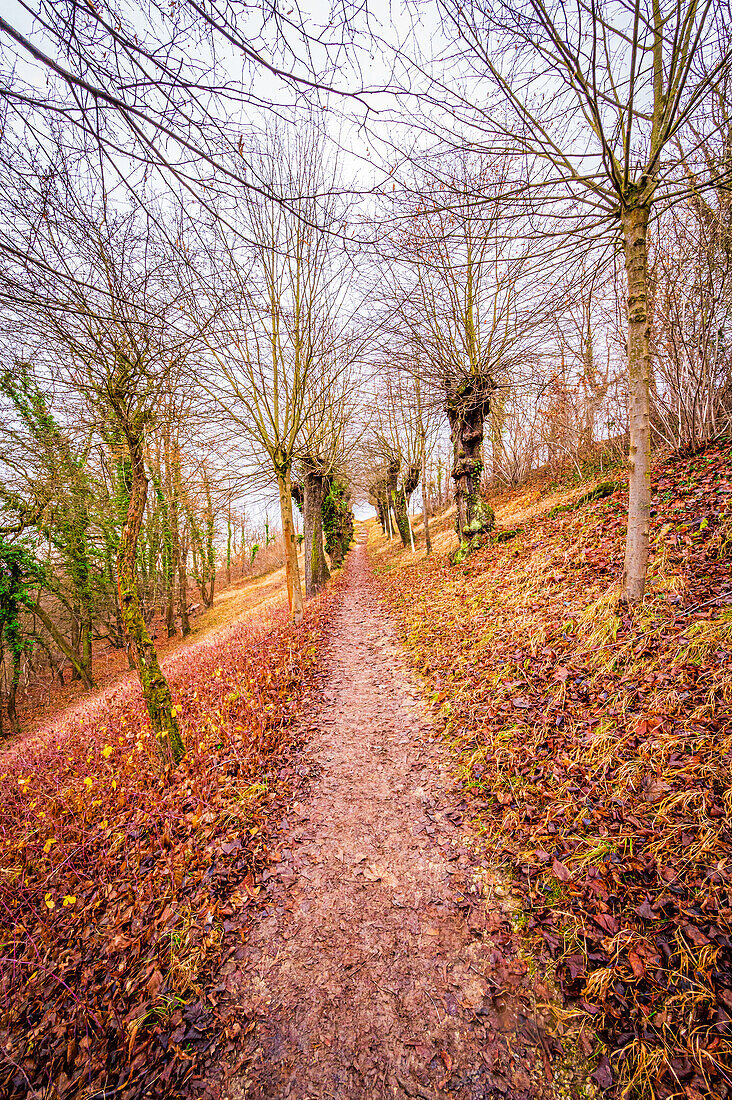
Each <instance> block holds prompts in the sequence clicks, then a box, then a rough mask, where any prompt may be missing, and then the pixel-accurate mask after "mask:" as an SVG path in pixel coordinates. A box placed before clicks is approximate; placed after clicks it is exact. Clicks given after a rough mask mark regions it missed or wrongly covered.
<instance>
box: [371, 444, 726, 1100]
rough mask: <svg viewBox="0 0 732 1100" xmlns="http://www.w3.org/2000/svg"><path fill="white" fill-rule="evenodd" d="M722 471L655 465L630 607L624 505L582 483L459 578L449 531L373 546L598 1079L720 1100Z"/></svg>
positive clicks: (523, 914)
mask: <svg viewBox="0 0 732 1100" xmlns="http://www.w3.org/2000/svg"><path fill="white" fill-rule="evenodd" d="M730 457H731V455H730V446H729V442H726V443H724V444H722V445H719V446H715V447H712V448H709V449H708V450H707V451H706V452H705V453H703V454H700V455H697V456H695V457H692V458H682V457H675V458H669V459H666V460H664V461H663V462H661V463H660V464H659V465H658V468H657V469H656V472H655V475H654V515H653V533H652V538H653V555H652V561H651V567H650V574H649V590H648V595H647V597H646V599H645V601H644V602H643V604H642V606H641V607H639V608H638V609H636V610H634V611H632V612H630V611H627V610H623V609H619V607H618V598H617V597H618V592H619V587H618V581H619V578H620V575H621V573H622V547H623V535H624V521H625V497H624V491H622V490H621V491H619V492H616V493H615V494H613V495H611V496H609V497H607V498H606V499H603V500H598V501H594V502H593V503H591V504H588V505H585V506H582V507H579V508H577V509H576V510H572V508H571V505H572V502H573V501H576V500H577V499H578V498H580V497H581V495H582V494H583V493H584V492H586V491H587V490H588V489H590V488H592V485H593V484H594V483H595V482H593V481H590V482H588V483H585V484H582V485H579V484H578V485H575V486H564V487H556V486H554V487H551V486H545V487H544V488H543V489H542V488H540V487H536V486H534V487H532V488H531V489H526V490H522V491H518V492H514V493H512V494H508V495H506V496H504V497H503V498H500V499H497V500H495V501H493V502H492V503H493V504H494V507H495V509H496V516H497V523H498V526H499V527H503V528H516V527H517V526H520V527H521V528H522V529H521V532H520V533H519V534H518V535H517V537H516V538H514V539H512V540H510V541H508V542H505V543H502V544H495V543H488V544H487V545H486V546H485V547H484V548H483V549H481V550H480V551H478V552H477V553H476V554H475V555H474V556H472V557H471V558H469V559H468V560H467V561H466V562H465V563H464V564H463V565H461V566H456V567H451V566H450V565H449V564H448V560H447V554H448V551H449V549H450V548H452V547H454V545H455V537H454V535H451V533H450V527H451V518H450V517H449V516H448V517H445V518H443V519H442V520H439V521H437V522H435V523H434V542H435V546H436V552H435V555H434V556H433V558H432V559H431V560H429V561H425V560H423V558H422V554H421V553H420V552H418V554H417V556H416V558H414V557H412V555H411V553H408V552H404V551H402V550H400V549H399V550H397V548H396V546H395V545H392V546H391V547H389V546H387V545H386V544H385V540H384V539H383V536H381V535H380V534H379V533H378V532H377V530H376V527H375V526H373V525H372V528H371V532H370V543H371V552H372V557H373V560H374V564H375V567H376V569H377V571H378V572H379V573H380V574H381V585H382V588H383V591H384V594H385V596H386V598H387V599H388V601H389V602H390V604H391V605H392V607H393V608H394V609H395V610H396V612H397V615H398V619H399V622H400V624H401V628H402V631H403V634H404V637H405V640H406V641H407V643H408V645H409V647H410V648H411V651H412V654H413V657H414V661H415V664H416V666H417V667H418V668H419V669H420V670H421V672H422V673H423V675H424V676H425V677H426V680H427V683H428V685H429V688H430V690H431V691H432V695H433V699H434V701H435V705H436V706H437V707H439V709H440V711H441V714H442V716H443V717H444V720H445V724H446V731H447V735H448V736H449V738H450V739H451V741H452V743H453V745H454V748H455V752H456V759H457V764H458V767H459V769H460V772H461V776H462V779H463V782H464V785H465V788H466V790H467V791H469V792H471V796H472V799H473V803H474V809H475V814H476V818H477V819H478V822H479V825H480V827H481V829H483V830H484V832H485V836H486V841H487V843H488V844H489V845H490V846H492V848H493V849H494V851H495V858H496V860H497V861H498V862H500V863H503V864H504V865H505V866H508V867H510V868H511V869H512V871H513V873H514V875H515V876H516V880H517V886H518V888H519V890H520V893H521V897H522V907H521V909H520V911H517V913H516V923H517V925H518V926H520V927H521V928H523V929H524V931H525V934H526V936H527V937H529V939H530V942H531V944H532V947H533V949H534V950H535V951H537V953H539V954H541V955H542V956H543V957H544V959H545V961H546V962H547V964H548V967H549V969H550V971H553V972H554V974H555V976H556V980H557V983H558V986H559V988H560V990H561V993H562V995H563V998H564V1001H565V1005H566V1015H565V1020H566V1019H567V1018H569V1016H570V1015H571V1014H574V1013H579V1014H581V1015H582V1016H584V1017H585V1018H591V1019H592V1021H593V1023H594V1025H595V1027H596V1028H597V1031H598V1033H599V1035H600V1036H601V1037H602V1039H603V1040H604V1042H605V1043H606V1044H607V1053H608V1055H609V1062H608V1060H607V1057H603V1059H601V1061H600V1064H599V1067H598V1071H597V1074H596V1081H597V1082H598V1083H599V1084H600V1085H601V1087H602V1088H603V1089H605V1088H609V1087H610V1084H611V1079H612V1083H613V1088H617V1089H618V1091H619V1092H620V1091H621V1090H623V1089H627V1095H629V1096H630V1095H638V1096H644V1097H652V1096H657V1097H668V1096H685V1097H688V1098H690V1100H698V1098H699V1097H703V1096H713V1097H726V1096H729V1095H732V1086H730V1082H732V1036H731V1035H730V1026H732V1025H731V1024H730V1018H729V1015H728V1013H732V975H731V974H730V969H731V965H732V950H731V949H732V909H731V902H732V890H731V886H732V848H731V847H730V839H731V834H730V829H729V814H730V810H731V809H732V787H731V783H730V780H731V778H732V722H731V721H730V718H731V717H732V715H731V705H732V578H730V555H731V554H732V467H731V465H730ZM607 476H608V475H607V473H605V474H604V475H603V477H607ZM614 476H617V477H620V478H622V474H621V473H618V471H615V472H614ZM599 480H600V478H596V479H595V481H599ZM557 505H560V506H561V505H570V509H569V510H567V511H560V512H559V514H554V515H553V516H552V515H549V513H550V511H552V510H555V509H556V506H557ZM418 529H419V528H418Z"/></svg>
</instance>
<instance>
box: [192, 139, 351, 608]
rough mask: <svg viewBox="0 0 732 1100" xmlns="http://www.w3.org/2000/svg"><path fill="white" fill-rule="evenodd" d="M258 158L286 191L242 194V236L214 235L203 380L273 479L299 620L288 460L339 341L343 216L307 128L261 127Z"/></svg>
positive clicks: (322, 402) (323, 393)
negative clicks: (285, 198)
mask: <svg viewBox="0 0 732 1100" xmlns="http://www.w3.org/2000/svg"><path fill="white" fill-rule="evenodd" d="M256 165H257V174H258V176H259V177H260V178H261V179H263V180H266V181H267V188H268V190H270V191H272V190H277V191H278V192H287V193H288V194H289V195H290V196H291V201H290V204H289V208H287V209H286V208H284V207H283V206H282V205H281V204H279V203H278V202H276V201H274V200H272V199H269V198H267V197H264V198H262V197H261V196H251V195H250V194H249V193H247V194H245V195H243V196H242V208H241V209H242V211H244V212H246V218H247V232H248V234H249V237H250V241H251V246H250V248H249V249H247V250H243V249H241V248H240V247H239V246H236V247H233V246H231V247H230V246H229V244H228V243H227V242H226V241H221V242H220V253H219V255H220V259H221V262H220V264H218V274H217V278H218V280H219V285H220V302H221V303H222V304H221V305H220V306H219V320H218V324H219V334H218V337H217V339H216V340H213V339H210V338H209V339H208V347H209V350H210V353H211V356H212V359H213V361H214V369H213V371H212V373H211V377H210V380H209V382H208V384H207V385H208V388H209V392H210V393H211V395H212V396H213V397H214V399H215V400H216V402H217V404H218V407H219V408H220V410H221V411H222V412H223V413H224V414H225V416H226V417H227V419H228V422H229V423H230V424H231V425H232V434H233V436H234V438H236V439H238V441H239V443H240V446H242V447H243V449H244V451H245V456H246V459H248V461H249V463H250V467H252V468H253V469H255V470H257V471H260V473H259V478H260V483H262V481H264V483H265V484H266V481H267V479H269V480H270V481H271V480H274V481H275V483H276V485H277V491H278V496H279V504H280V520H281V524H282V534H283V539H284V545H285V566H286V575H287V591H288V599H289V604H290V610H291V612H292V614H293V615H294V617H295V618H299V617H300V616H301V615H302V610H303V597H302V588H301V581H300V570H299V565H298V558H297V543H296V537H295V527H294V521H293V514H292V484H293V463H294V462H295V460H296V458H297V457H298V454H299V453H300V448H301V444H302V441H303V433H304V431H305V428H306V426H307V424H308V423H309V422H312V419H313V417H314V416H316V415H317V412H318V410H322V408H324V407H327V406H328V393H329V391H330V389H331V387H332V386H333V384H334V381H337V373H338V366H337V365H338V364H339V363H340V361H341V360H340V356H339V352H340V349H341V346H342V345H343V344H344V343H345V342H346V339H347V326H346V324H345V323H344V320H343V319H342V317H340V316H339V314H340V313H342V311H343V305H344V300H345V294H346V291H347V285H348V275H347V271H346V265H345V258H344V255H343V251H342V248H341V245H340V242H339V240H338V238H337V234H338V232H339V230H340V227H341V225H342V221H343V219H344V217H345V215H344V211H343V209H342V207H341V204H340V200H338V198H337V196H336V194H335V190H334V185H333V180H332V178H331V176H330V175H329V170H328V168H327V165H326V164H325V163H324V160H323V155H322V147H321V144H320V142H319V141H318V140H317V138H313V137H312V135H306V136H301V137H298V138H296V139H293V140H292V141H290V142H288V141H285V140H284V139H283V138H282V137H281V136H279V135H278V134H277V133H270V134H269V135H268V136H267V137H266V139H265V140H264V141H263V143H262V145H261V147H260V149H259V152H258V154H257V156H256ZM316 226H317V227H321V226H322V227H325V229H326V230H327V231H325V232H323V231H320V229H318V228H316ZM332 364H336V368H335V369H336V378H335V379H334V374H333V367H332ZM324 365H327V369H323V367H324ZM262 455H264V456H265V467H264V471H265V472H264V474H262V473H261V471H262V469H263V466H262V460H261V456H262ZM313 457H314V458H317V456H315V455H314V456H313Z"/></svg>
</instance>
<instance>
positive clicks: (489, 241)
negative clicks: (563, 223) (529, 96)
mask: <svg viewBox="0 0 732 1100" xmlns="http://www.w3.org/2000/svg"><path fill="white" fill-rule="evenodd" d="M502 185H503V176H502V175H501V171H500V169H499V168H497V167H496V166H495V165H493V164H491V163H488V162H485V161H484V159H482V158H480V157H478V156H473V157H471V156H469V155H464V156H463V155H461V156H458V157H451V158H447V164H446V166H445V171H444V182H443V183H442V184H437V183H434V182H433V180H432V179H430V178H427V179H426V180H425V183H424V185H423V187H422V189H421V192H420V194H419V196H418V197H416V198H415V199H413V200H411V202H410V203H409V204H408V206H407V208H406V211H402V221H401V223H400V229H399V232H398V234H397V239H396V246H397V251H396V263H397V266H396V269H395V283H394V286H393V289H392V291H391V299H390V300H391V301H393V303H394V306H393V308H394V309H395V316H396V318H398V321H397V325H398V329H397V331H396V335H397V338H398V336H399V333H400V332H401V334H402V341H403V358H404V359H405V360H406V367H407V369H410V363H411V362H412V361H416V362H417V363H418V364H419V371H420V374H421V376H422V381H423V386H424V390H425V392H424V394H423V398H424V403H425V405H434V403H435V402H439V404H440V405H441V406H442V408H443V409H444V412H445V414H446V415H447V419H448V421H449V424H450V432H451V439H452V444H453V466H452V477H453V483H454V498H455V506H456V517H455V526H456V530H457V533H458V537H459V538H460V539H463V538H464V537H466V536H467V537H470V536H471V535H475V534H477V533H478V532H480V531H481V530H483V529H485V528H487V527H490V526H491V524H492V514H491V513H490V510H489V509H488V508H487V506H486V505H485V504H484V503H483V501H482V499H481V494H480V483H481V476H482V473H483V468H484V456H483V439H484V431H485V422H486V419H487V417H488V416H489V413H490V408H491V398H492V395H493V394H494V392H495V390H496V387H497V386H498V385H499V384H505V383H506V381H507V380H509V379H511V378H512V377H513V375H514V374H515V372H516V371H517V370H518V369H519V368H524V367H525V366H526V365H527V364H528V363H529V362H530V360H531V358H532V357H533V355H534V347H533V343H532V334H533V331H534V329H535V327H536V324H537V317H538V313H537V308H536V303H535V302H534V301H533V299H532V300H530V301H529V300H528V299H527V294H526V286H525V280H524V281H523V282H522V279H523V276H524V266H525V255H526V247H525V244H524V243H523V242H521V241H519V243H518V246H517V244H516V242H515V241H514V240H513V239H512V238H511V237H510V236H509V235H506V234H504V232H503V227H502V223H501V218H502V216H503V208H502V205H501V204H500V202H499V200H498V195H499V194H500V192H501V188H502ZM476 192H480V193H481V194H486V193H487V194H493V195H495V196H496V198H495V199H494V200H492V201H491V200H490V199H484V201H482V202H480V203H478V202H476V200H475V195H476ZM401 272H404V275H403V276H402V275H401V274H400V273H401ZM405 336H406V337H407V338H406V339H405Z"/></svg>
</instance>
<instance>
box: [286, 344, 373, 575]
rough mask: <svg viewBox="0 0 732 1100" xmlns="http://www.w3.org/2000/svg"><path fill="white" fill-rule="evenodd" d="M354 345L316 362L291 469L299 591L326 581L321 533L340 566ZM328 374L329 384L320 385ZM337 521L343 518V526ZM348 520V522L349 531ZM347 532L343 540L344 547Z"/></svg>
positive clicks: (351, 439) (353, 440) (351, 437)
mask: <svg viewBox="0 0 732 1100" xmlns="http://www.w3.org/2000/svg"><path fill="white" fill-rule="evenodd" d="M356 348H357V345H355V344H354V343H352V342H347V343H345V344H344V346H343V347H342V348H341V349H340V357H339V361H334V362H330V363H328V362H321V364H320V365H319V368H318V372H317V377H316V387H317V394H316V398H315V400H314V401H313V402H312V403H311V404H310V408H309V412H308V416H307V418H306V420H305V423H304V425H303V430H302V434H301V441H300V443H299V446H298V459H297V465H296V469H297V473H298V475H299V482H298V484H297V486H296V487H295V490H294V495H295V500H296V501H297V503H298V505H299V506H300V508H301V509H302V513H303V527H304V538H303V547H304V551H305V557H304V568H305V595H306V597H310V596H312V595H315V593H316V592H318V591H319V590H320V589H321V588H322V587H323V586H324V585H325V584H326V583H327V581H328V579H329V577H330V572H329V569H328V563H327V560H326V547H325V546H324V544H323V535H324V531H325V534H326V541H327V542H328V546H329V549H328V550H327V552H328V556H329V557H330V558H331V560H333V556H334V554H335V556H336V558H337V561H336V562H335V564H340V561H341V560H342V557H343V553H344V552H345V551H344V550H343V542H344V539H345V538H346V528H347V520H346V517H347V516H348V515H349V514H350V508H349V507H348V505H346V506H345V507H343V508H341V507H340V504H341V502H342V501H343V500H345V499H346V498H345V495H344V494H346V493H347V490H348V482H347V477H346V475H345V472H344V471H345V470H346V467H347V463H348V459H349V457H350V455H351V454H352V452H353V450H354V447H355V446H356V444H357V441H358V437H357V435H356V434H355V433H354V432H353V431H352V430H350V429H351V428H352V425H353V422H354V417H355V408H356V393H357V387H356V381H355V378H354V376H353V372H352V371H351V370H350V369H349V366H350V364H349V363H346V362H344V360H345V359H346V358H347V357H352V356H353V355H354V353H355V351H356ZM328 377H330V378H331V380H332V381H331V383H330V385H327V384H325V385H324V382H326V379H327V378H328ZM326 499H327V500H328V502H329V503H328V507H327V519H326V520H325V523H324V514H323V508H324V504H325V501H326ZM342 521H345V522H346V527H343V524H342ZM352 533H353V524H352V523H351V534H352ZM349 542H350V536H349V537H348V540H347V542H346V544H345V545H346V548H347V546H348V543H349Z"/></svg>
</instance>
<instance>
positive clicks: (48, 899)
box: [43, 890, 56, 909]
mask: <svg viewBox="0 0 732 1100" xmlns="http://www.w3.org/2000/svg"><path fill="white" fill-rule="evenodd" d="M43 900H44V901H45V903H46V905H47V907H48V908H49V909H55V908H56V902H55V901H54V900H53V898H52V897H51V891H50V890H49V891H48V893H47V894H46V896H45V898H44V899H43Z"/></svg>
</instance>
